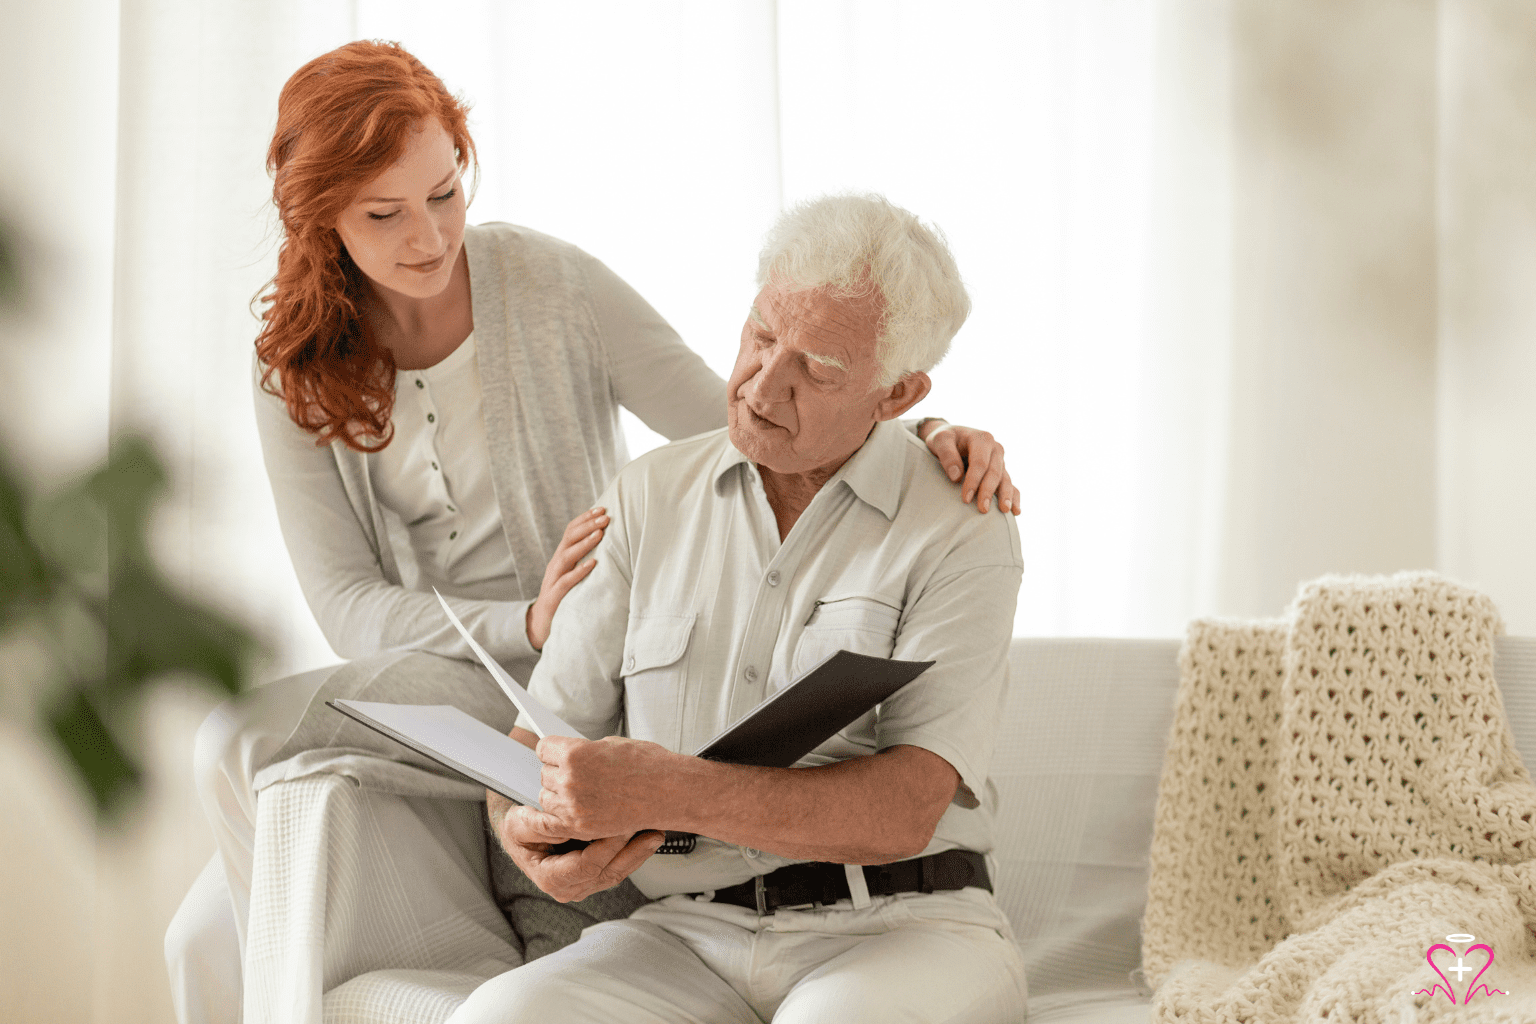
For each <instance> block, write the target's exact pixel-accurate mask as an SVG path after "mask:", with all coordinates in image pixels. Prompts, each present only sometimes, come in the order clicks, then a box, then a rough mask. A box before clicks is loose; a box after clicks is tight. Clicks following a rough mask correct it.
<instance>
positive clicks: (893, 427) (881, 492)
mask: <svg viewBox="0 0 1536 1024" xmlns="http://www.w3.org/2000/svg"><path fill="white" fill-rule="evenodd" d="M907 434H908V431H907V429H906V428H905V427H903V426H902V425H901V424H900V423H899V422H896V421H895V420H887V421H885V422H883V423H877V424H875V429H874V430H873V431H872V432H871V433H870V435H869V438H868V439H867V440H866V441H865V442H864V443H863V444H862V445H860V446H859V450H858V451H856V452H854V453H853V454H852V455H850V456H849V457H848V461H847V462H845V463H843V465H842V467H841V468H840V469H839V470H838V471H837V472H836V473H834V474H833V476H832V479H830V480H828V481H827V482H826V484H825V485H824V486H826V487H834V486H836V485H837V484H838V482H839V481H841V482H842V483H845V484H847V485H848V487H849V489H850V490H852V491H853V493H854V494H856V495H857V496H858V497H859V499H860V500H861V501H863V502H864V503H865V504H867V505H871V506H873V507H874V508H877V509H879V510H880V512H881V514H882V515H884V516H885V518H887V519H894V518H895V517H896V509H897V507H898V506H899V505H900V504H901V483H902V480H903V479H905V477H906V474H905V473H903V472H902V466H903V460H904V458H905V446H906V444H907V443H908V442H907ZM737 466H748V467H751V470H750V471H752V472H755V471H756V467H754V466H752V461H751V460H750V459H748V458H747V457H746V456H745V455H743V454H742V453H741V452H740V451H739V450H737V448H736V446H735V445H734V444H732V443H731V441H730V433H729V431H727V432H726V443H725V447H724V448H723V449H722V450H721V452H720V457H719V458H718V459H716V460H715V466H714V482H715V493H716V494H720V493H722V487H723V485H724V482H725V478H726V476H727V475H728V474H730V472H731V471H732V470H735V469H736V467H737ZM747 471H748V470H743V472H747Z"/></svg>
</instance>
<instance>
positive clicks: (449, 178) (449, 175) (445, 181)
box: [358, 167, 459, 203]
mask: <svg viewBox="0 0 1536 1024" xmlns="http://www.w3.org/2000/svg"><path fill="white" fill-rule="evenodd" d="M458 173H459V169H458V168H457V167H455V168H454V169H453V170H451V171H449V172H448V173H447V174H445V175H443V180H442V181H440V182H438V183H437V184H436V185H433V186H432V191H433V192H436V191H437V190H438V189H440V188H442V187H443V186H444V185H446V184H448V182H450V181H452V180H453V176H454V175H455V174H458ZM358 202H360V203H403V202H405V200H404V199H372V198H370V199H359V200H358Z"/></svg>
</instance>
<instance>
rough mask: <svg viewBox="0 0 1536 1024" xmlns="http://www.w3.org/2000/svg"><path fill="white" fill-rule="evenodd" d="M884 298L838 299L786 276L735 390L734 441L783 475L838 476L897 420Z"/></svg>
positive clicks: (766, 307)
mask: <svg viewBox="0 0 1536 1024" xmlns="http://www.w3.org/2000/svg"><path fill="white" fill-rule="evenodd" d="M882 306H883V303H882V301H881V299H880V298H879V296H870V297H867V298H860V299H840V298H834V297H832V296H831V294H830V293H829V291H828V289H826V288H815V289H791V288H790V287H788V286H786V285H784V284H783V283H781V282H780V281H779V279H777V278H772V279H770V280H769V282H768V284H767V286H766V287H764V288H763V290H762V291H761V292H759V293H758V296H757V301H756V302H754V303H753V305H752V312H751V314H750V315H749V316H748V317H747V322H746V324H745V325H744V326H743V327H742V330H741V351H740V352H739V353H738V354H737V356H736V367H735V369H733V370H732V371H731V379H730V381H729V382H728V383H727V384H726V399H727V403H728V408H729V420H730V431H731V443H732V444H734V445H735V446H736V448H737V449H738V450H739V451H740V452H741V453H742V454H743V455H745V456H747V458H749V459H751V460H752V461H753V462H755V463H757V464H758V465H760V466H762V467H764V468H766V469H768V470H771V471H772V472H775V473H783V474H799V473H813V472H816V471H818V470H824V471H828V472H831V471H835V470H836V469H837V467H838V466H840V465H842V463H843V462H844V461H845V460H846V459H847V458H848V457H849V456H850V455H852V454H853V453H854V452H856V451H858V449H859V446H860V445H862V444H863V443H864V439H865V438H866V437H868V436H869V431H870V428H871V427H873V426H874V425H875V424H876V423H877V422H879V421H880V420H882V419H889V418H890V415H887V414H886V407H887V406H888V405H889V404H890V403H889V402H888V401H887V399H888V398H889V396H890V395H891V391H892V389H891V388H876V387H875V386H874V384H875V380H876V378H877V377H878V375H879V366H878V363H877V361H876V359H875V340H876V335H877V332H878V329H879V323H880V313H881V309H882Z"/></svg>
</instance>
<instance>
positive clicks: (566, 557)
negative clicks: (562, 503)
mask: <svg viewBox="0 0 1536 1024" xmlns="http://www.w3.org/2000/svg"><path fill="white" fill-rule="evenodd" d="M607 525H608V510H607V509H603V508H594V509H588V510H587V511H586V512H583V513H582V514H581V515H579V516H577V517H576V518H575V519H572V520H571V522H570V525H569V526H567V527H566V528H565V535H564V536H562V537H561V538H560V546H559V547H557V548H555V557H553V558H551V559H550V560H549V566H548V568H546V569H545V570H544V583H543V585H541V586H540V587H539V596H538V599H537V600H535V601H534V602H533V604H531V605H529V606H528V622H527V628H528V642H529V643H530V644H532V645H533V649H534V650H536V651H542V650H543V649H544V641H546V640H548V639H549V624H550V623H551V622H553V621H554V618H555V609H556V608H558V607H560V602H561V601H563V600H564V599H565V595H566V594H568V593H570V592H571V588H572V587H574V586H575V585H576V584H578V583H580V582H581V581H582V580H584V579H586V578H587V574H588V573H590V572H591V571H592V567H593V566H594V565H596V564H597V559H595V558H588V559H587V560H586V561H585V562H583V561H582V559H583V558H586V556H587V555H589V554H591V552H592V549H593V548H595V547H597V542H598V541H600V540H602V539H603V528H604V527H606V526H607Z"/></svg>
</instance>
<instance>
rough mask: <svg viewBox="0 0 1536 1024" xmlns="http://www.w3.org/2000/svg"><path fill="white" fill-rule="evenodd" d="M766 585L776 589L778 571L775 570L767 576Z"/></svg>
mask: <svg viewBox="0 0 1536 1024" xmlns="http://www.w3.org/2000/svg"><path fill="white" fill-rule="evenodd" d="M768 585H769V586H770V587H776V586H778V585H779V570H777V569H775V570H773V571H772V572H770V573H769V574H768Z"/></svg>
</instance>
